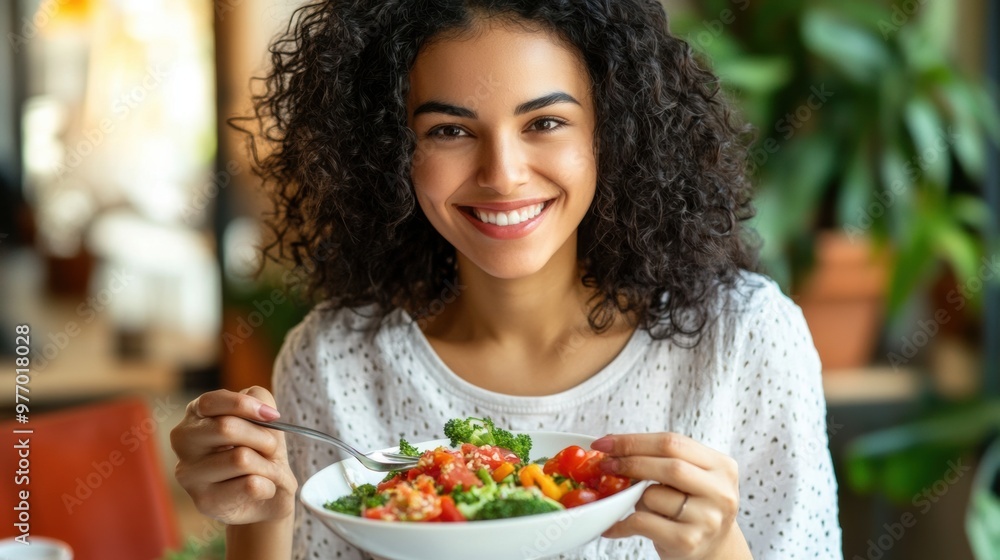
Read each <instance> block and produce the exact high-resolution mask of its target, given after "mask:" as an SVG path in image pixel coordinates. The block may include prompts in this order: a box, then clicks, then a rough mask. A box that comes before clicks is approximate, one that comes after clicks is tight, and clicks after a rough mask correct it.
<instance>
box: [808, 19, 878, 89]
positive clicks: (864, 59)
mask: <svg viewBox="0 0 1000 560" xmlns="http://www.w3.org/2000/svg"><path fill="white" fill-rule="evenodd" d="M802 38H803V41H804V42H805V44H806V47H807V48H808V49H809V50H810V51H812V52H813V53H815V54H816V55H817V56H819V57H820V58H822V59H823V60H824V61H825V62H826V63H828V64H830V65H831V66H833V67H835V68H837V69H838V70H839V71H840V72H841V73H842V74H844V75H845V76H847V77H848V78H849V79H851V80H853V81H855V82H858V83H862V84H868V85H872V84H875V83H876V82H877V81H878V80H879V79H880V78H881V76H882V72H883V71H884V69H885V68H886V67H888V66H889V64H890V61H891V59H892V57H891V55H890V53H889V50H888V49H887V48H886V45H885V43H884V42H883V41H882V40H881V39H880V38H879V37H878V36H877V35H875V34H873V33H871V32H870V31H869V30H867V29H865V28H864V27H860V26H858V25H855V24H854V23H852V22H849V21H846V20H845V19H843V18H841V17H840V16H838V15H836V14H835V13H834V12H832V11H827V10H825V9H811V10H808V11H807V12H806V14H805V15H804V16H803V18H802Z"/></svg>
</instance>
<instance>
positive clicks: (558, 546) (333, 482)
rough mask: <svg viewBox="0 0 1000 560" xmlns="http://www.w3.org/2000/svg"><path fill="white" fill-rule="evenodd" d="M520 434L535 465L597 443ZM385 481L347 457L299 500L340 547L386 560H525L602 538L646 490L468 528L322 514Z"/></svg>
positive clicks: (313, 480) (426, 445)
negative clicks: (354, 489)
mask: <svg viewBox="0 0 1000 560" xmlns="http://www.w3.org/2000/svg"><path fill="white" fill-rule="evenodd" d="M524 433H527V434H528V435H530V436H531V440H532V448H531V458H532V459H535V458H538V457H552V456H553V455H555V454H556V453H558V452H559V451H560V450H561V449H563V448H565V447H568V446H570V445H579V446H580V447H583V448H584V449H589V448H590V442H592V441H594V439H596V438H594V437H591V436H584V435H579V434H567V433H558V432H524ZM414 445H415V446H416V447H417V448H418V449H420V450H421V451H424V450H427V449H434V448H435V447H438V446H442V445H443V446H445V447H450V446H449V441H448V440H447V439H439V440H434V441H428V442H423V443H417V444H414ZM383 451H398V448H396V447H392V448H389V449H385V450H383ZM383 478H385V474H384V473H377V472H372V471H369V470H367V469H365V468H364V467H362V466H361V463H359V462H358V461H357V460H356V459H353V458H351V459H348V460H345V461H341V462H339V463H334V464H333V465H330V466H329V467H327V468H325V469H323V470H321V471H319V472H318V473H316V474H315V475H313V476H312V477H310V478H309V480H307V481H306V483H305V484H303V485H302V488H301V489H300V496H299V498H300V499H301V500H302V502H303V503H304V504H305V506H306V508H307V509H308V510H309V511H310V512H311V513H312V515H314V516H315V517H317V518H319V519H320V520H321V521H322V522H323V523H324V524H326V526H328V527H329V528H330V529H332V530H333V531H334V532H335V533H337V534H338V535H340V536H341V537H342V538H343V539H344V540H346V541H347V542H349V543H351V544H353V545H354V546H357V547H358V548H361V549H363V550H366V551H368V552H369V553H371V554H373V555H375V556H378V557H381V558H384V559H385V560H467V559H468V558H476V559H477V560H530V559H532V558H542V557H545V556H550V555H553V554H559V553H562V552H566V551H569V550H572V549H574V548H576V547H578V546H581V545H583V544H585V543H587V542H589V541H591V540H593V539H595V538H597V537H599V536H600V535H601V533H603V532H604V531H606V530H607V529H608V528H609V527H611V526H612V525H614V523H615V522H616V521H618V520H619V519H622V518H624V517H625V516H626V515H627V514H629V513H631V512H632V511H633V508H634V507H635V504H636V502H637V501H638V500H639V496H641V495H642V492H643V490H645V489H646V487H647V486H648V485H649V483H637V484H634V485H632V486H631V487H629V488H627V489H626V490H623V491H621V492H619V493H617V494H615V495H613V496H609V497H607V498H604V499H601V500H598V501H596V502H593V503H590V504H587V505H583V506H579V507H575V508H572V509H568V510H563V511H557V512H552V513H545V514H539V515H530V516H525V517H516V518H513V519H497V520H491V521H471V522H468V523H404V522H390V521H376V520H372V519H362V518H360V517H354V516H350V515H344V514H340V513H336V512H332V511H330V510H328V509H325V508H324V507H323V504H325V503H327V502H329V501H331V500H335V499H337V498H339V497H341V496H344V495H346V494H349V493H350V492H351V482H354V483H355V484H364V483H371V484H378V483H379V482H380V481H381V480H382V479H383ZM470 551H471V552H470Z"/></svg>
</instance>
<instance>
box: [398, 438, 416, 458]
mask: <svg viewBox="0 0 1000 560" xmlns="http://www.w3.org/2000/svg"><path fill="white" fill-rule="evenodd" d="M399 454H400V455H406V456H407V457H419V456H420V455H421V452H420V450H419V449H417V448H416V447H413V446H412V445H410V442H408V441H406V440H405V439H403V438H399Z"/></svg>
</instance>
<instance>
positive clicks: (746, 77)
mask: <svg viewBox="0 0 1000 560" xmlns="http://www.w3.org/2000/svg"><path fill="white" fill-rule="evenodd" d="M715 71H716V73H717V74H718V75H719V77H720V78H721V79H722V82H723V83H724V84H725V86H726V87H727V88H735V89H738V90H743V91H747V92H750V93H753V94H770V93H772V92H774V91H776V90H778V89H779V88H781V87H783V86H785V85H786V84H787V83H788V81H789V79H790V78H791V62H790V61H789V60H788V59H786V58H785V57H781V56H767V57H765V56H745V57H740V58H739V59H730V60H724V61H720V62H719V63H717V64H716V65H715Z"/></svg>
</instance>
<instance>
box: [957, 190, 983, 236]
mask: <svg viewBox="0 0 1000 560" xmlns="http://www.w3.org/2000/svg"><path fill="white" fill-rule="evenodd" d="M951 213H952V215H953V216H954V217H955V219H956V220H958V221H960V222H961V223H963V224H966V225H968V226H971V227H973V228H975V229H977V230H979V231H985V230H987V229H989V228H990V226H991V224H992V222H993V214H992V212H991V210H990V206H989V204H987V203H986V201H985V200H983V199H982V198H979V197H977V196H970V195H967V194H954V195H951Z"/></svg>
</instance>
